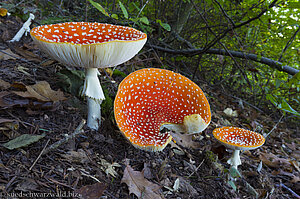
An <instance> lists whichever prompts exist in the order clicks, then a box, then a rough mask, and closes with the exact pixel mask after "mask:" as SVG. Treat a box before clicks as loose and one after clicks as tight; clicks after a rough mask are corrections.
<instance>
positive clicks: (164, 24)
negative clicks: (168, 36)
mask: <svg viewBox="0 0 300 199" xmlns="http://www.w3.org/2000/svg"><path fill="white" fill-rule="evenodd" d="M156 22H157V23H159V25H160V26H161V27H163V28H164V29H165V30H167V31H171V26H170V25H169V24H167V23H163V22H161V20H160V19H157V20H156Z"/></svg>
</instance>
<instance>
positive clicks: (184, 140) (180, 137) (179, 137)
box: [171, 132, 200, 149]
mask: <svg viewBox="0 0 300 199" xmlns="http://www.w3.org/2000/svg"><path fill="white" fill-rule="evenodd" d="M171 136H172V137H173V139H174V140H175V141H176V143H177V144H179V145H181V146H183V147H187V148H193V149H196V148H199V147H200V143H198V142H195V141H193V135H189V134H182V133H173V132H171Z"/></svg>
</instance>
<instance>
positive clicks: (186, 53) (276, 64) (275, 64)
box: [146, 43, 299, 75]
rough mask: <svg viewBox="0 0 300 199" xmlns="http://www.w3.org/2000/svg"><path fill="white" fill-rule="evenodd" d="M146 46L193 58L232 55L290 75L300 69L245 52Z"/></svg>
mask: <svg viewBox="0 0 300 199" xmlns="http://www.w3.org/2000/svg"><path fill="white" fill-rule="evenodd" d="M146 45H147V46H150V47H151V48H153V49H156V50H159V51H163V52H167V53H171V54H177V55H184V56H187V57H191V56H195V55H199V54H215V55H225V56H230V54H231V55H232V56H233V57H238V58H242V59H249V60H252V61H255V62H259V63H262V64H266V65H268V66H270V67H272V68H276V69H277V70H279V71H283V72H286V73H288V74H290V75H295V74H296V73H298V72H299V70H298V69H295V68H293V67H290V66H287V65H285V66H284V65H283V64H282V63H281V62H278V61H274V60H272V59H269V58H266V57H261V58H259V57H258V56H257V55H255V54H251V53H244V52H238V51H232V50H229V53H230V54H229V53H228V52H226V51H225V50H223V49H208V50H206V51H205V53H204V52H203V48H197V49H188V50H173V49H169V48H162V47H160V46H156V45H150V44H149V43H148V44H146Z"/></svg>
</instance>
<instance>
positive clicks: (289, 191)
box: [0, 17, 300, 199]
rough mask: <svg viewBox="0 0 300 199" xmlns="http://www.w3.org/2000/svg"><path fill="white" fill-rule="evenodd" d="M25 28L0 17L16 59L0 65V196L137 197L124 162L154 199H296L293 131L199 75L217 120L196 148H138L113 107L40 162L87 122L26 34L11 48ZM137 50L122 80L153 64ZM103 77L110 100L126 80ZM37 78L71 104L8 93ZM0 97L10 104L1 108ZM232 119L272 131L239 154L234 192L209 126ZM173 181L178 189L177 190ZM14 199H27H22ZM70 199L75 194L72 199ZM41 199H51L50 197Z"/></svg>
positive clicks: (81, 106) (224, 154)
mask: <svg viewBox="0 0 300 199" xmlns="http://www.w3.org/2000/svg"><path fill="white" fill-rule="evenodd" d="M21 25H22V24H21V23H19V21H18V20H16V19H15V18H14V17H5V18H3V17H2V18H1V24H0V26H1V28H0V40H2V41H1V42H0V43H1V44H0V45H1V46H0V47H1V51H2V52H3V51H5V50H7V49H11V51H12V52H13V53H14V55H18V58H16V57H11V58H7V59H5V60H4V59H2V60H1V63H0V77H1V80H3V81H5V82H7V83H9V84H10V85H11V86H9V87H7V88H3V87H1V89H2V91H1V93H2V92H4V91H8V92H10V95H8V96H5V97H3V98H0V104H1V107H0V108H1V109H0V118H1V119H10V120H13V121H14V122H12V123H10V124H14V125H13V126H10V127H9V128H8V127H7V126H5V124H6V123H0V127H1V132H0V144H1V146H0V193H1V194H2V195H1V196H0V197H2V198H14V197H13V196H14V195H13V194H25V193H52V194H59V193H61V194H70V193H72V194H75V193H78V192H80V191H78V190H80V188H82V187H85V186H87V185H93V184H95V183H97V182H101V183H103V184H104V185H105V188H103V190H104V192H103V194H102V196H100V195H101V194H100V193H98V195H97V194H96V193H95V194H96V195H97V196H95V197H94V198H100V197H102V198H137V197H136V196H135V195H134V194H133V193H131V194H130V190H129V188H128V186H127V184H126V183H122V177H123V174H124V170H125V168H126V166H127V164H129V165H130V166H131V167H132V168H133V169H134V170H135V171H142V170H143V174H144V176H145V178H146V179H147V180H148V181H150V182H152V183H155V184H157V185H159V186H160V189H159V190H157V192H159V194H160V195H161V196H162V197H164V198H182V199H185V198H197V199H198V198H256V197H258V198H279V199H280V198H296V197H297V196H296V194H297V193H298V194H299V192H300V184H299V150H297V149H299V141H300V139H299V132H297V130H299V127H297V126H296V125H295V124H291V125H289V124H288V123H287V122H279V123H278V116H277V117H276V115H272V117H271V116H269V115H268V114H265V113H263V112H259V111H258V110H256V109H255V108H253V107H250V106H247V105H245V107H244V109H241V108H240V107H239V106H238V103H237V102H235V101H234V98H232V97H230V96H229V95H227V94H226V93H224V92H221V91H220V90H219V89H218V88H217V87H216V88H214V87H210V86H207V84H205V83H203V81H202V80H201V77H196V78H195V79H194V81H195V82H196V83H197V84H198V85H200V87H201V88H202V89H203V90H204V91H205V93H206V95H207V97H208V100H209V102H210V105H211V110H212V114H213V116H212V122H211V124H210V126H209V127H208V128H207V129H206V130H205V131H204V132H203V133H202V134H201V135H196V136H195V137H194V141H195V142H198V143H199V147H197V148H186V147H183V146H177V147H176V145H174V144H172V145H168V146H167V147H166V148H165V149H164V150H163V151H162V152H146V151H142V150H139V149H136V148H134V147H133V146H132V145H131V144H130V143H129V142H128V141H127V140H126V138H124V136H123V135H122V134H121V132H120V131H119V129H118V127H117V125H116V123H115V120H114V117H113V112H112V111H113V107H112V106H111V107H108V106H106V107H104V109H105V110H104V113H103V115H102V124H101V127H100V129H99V130H98V131H93V130H90V129H88V128H87V127H86V126H84V127H83V132H82V133H79V134H78V135H77V136H75V138H73V139H69V140H68V142H67V143H64V144H61V145H60V146H59V147H58V148H56V149H54V150H51V151H50V152H48V153H46V154H42V155H40V154H41V153H42V152H43V149H44V148H47V147H49V146H50V145H51V144H53V143H55V142H57V141H60V140H63V139H64V138H65V135H66V134H69V135H70V134H72V133H74V131H75V129H76V128H77V127H78V125H79V124H80V122H81V121H82V120H83V119H85V118H86V109H85V107H86V101H85V99H83V98H81V97H80V96H79V95H74V94H72V93H68V92H67V91H66V90H64V86H63V85H62V84H61V83H60V82H61V79H59V77H58V75H57V73H58V72H60V71H61V70H64V69H65V66H63V65H61V64H60V63H58V62H55V61H51V60H50V59H49V58H48V57H47V55H45V54H43V52H41V51H40V50H39V49H38V48H37V46H35V45H34V44H33V43H32V40H31V38H30V36H24V37H23V38H22V39H21V41H19V42H15V43H9V42H7V41H8V40H9V39H11V38H12V37H13V36H14V34H15V33H16V32H17V31H18V29H19V28H20V27H21ZM147 50H148V51H147ZM29 52H30V53H32V54H30V53H29ZM143 52H144V53H141V54H139V55H137V56H136V58H134V59H133V60H131V61H129V62H127V63H125V64H123V65H121V66H118V67H117V69H118V70H120V71H122V72H124V73H125V74H126V75H128V74H129V73H130V72H132V71H135V70H137V69H140V68H143V67H145V66H151V67H159V61H157V58H156V57H157V56H156V54H157V53H154V52H151V50H149V49H145V50H144V51H143ZM169 69H171V68H169ZM172 70H174V69H172ZM177 72H182V73H183V74H184V75H186V76H189V77H191V76H192V74H190V73H189V72H186V70H185V69H181V68H178V69H177ZM101 74H102V75H101V77H100V79H101V83H102V84H103V85H104V87H105V88H106V90H107V91H108V95H109V96H110V97H111V98H112V100H113V98H114V96H115V94H116V91H117V86H118V84H119V83H120V81H121V80H122V79H123V77H122V76H120V75H112V76H110V74H109V71H104V70H103V71H102V72H101ZM199 76H200V75H199ZM39 81H47V82H48V83H49V84H50V86H51V89H53V90H54V91H57V90H62V91H63V92H64V96H65V97H66V98H67V99H66V100H61V101H58V102H55V103H54V102H51V101H50V102H47V103H44V102H43V103H42V102H39V104H38V101H37V100H36V99H27V98H22V97H20V96H17V95H14V94H12V93H11V92H12V91H16V90H20V89H22V88H24V87H22V86H19V87H18V86H17V85H18V84H13V83H15V82H19V83H22V84H23V85H33V84H35V83H36V82H39ZM111 81H114V82H113V83H112V82H111ZM12 85H13V86H12ZM1 97H2V96H1ZM3 99H5V100H10V102H11V103H14V104H15V105H13V106H4V105H3ZM25 99H26V100H29V101H27V102H24V103H23V104H22V103H21V101H22V100H23V101H24V100H25ZM6 102H7V101H6ZM228 107H230V108H232V109H233V110H238V113H239V117H230V116H228V115H226V114H224V113H223V110H224V109H225V108H228ZM255 121H256V122H255ZM228 122H229V123H230V124H232V125H235V126H240V127H245V128H250V129H254V128H255V127H257V126H261V127H262V128H263V129H264V132H269V131H271V130H272V129H273V127H274V126H275V125H277V128H275V129H273V132H272V134H271V135H270V136H269V137H268V138H267V140H266V143H265V144H264V145H263V146H262V147H261V148H259V149H256V150H252V151H247V152H244V153H242V154H241V159H242V165H241V166H239V167H238V169H239V171H240V173H241V175H242V177H238V178H235V179H234V180H233V181H232V182H233V183H234V184H235V188H236V190H234V188H233V186H231V185H230V184H229V183H228V181H230V178H229V170H228V169H229V165H228V164H227V163H226V161H227V160H228V159H229V158H230V155H231V153H232V151H227V150H226V149H225V148H224V147H222V146H221V145H219V144H218V143H217V142H216V140H215V139H214V138H213V137H212V130H213V129H214V128H216V127H220V126H222V125H226V124H227V123H228ZM297 128H298V129H297ZM43 133H44V134H45V137H43V138H42V139H40V140H38V141H37V142H34V143H32V144H30V145H28V146H25V147H21V148H17V149H13V150H9V149H7V148H5V147H4V146H2V144H4V143H6V142H8V141H10V140H12V139H14V138H16V137H18V136H20V135H22V134H30V135H41V134H43ZM270 154H272V155H274V156H272V157H271V155H270ZM39 155H40V156H39ZM267 155H269V156H267ZM104 160H105V161H107V162H108V163H109V164H108V165H112V164H113V163H118V164H115V165H117V166H114V167H112V168H113V170H114V171H115V172H116V173H115V174H114V175H115V176H113V175H112V174H111V173H110V172H112V171H111V170H107V168H108V167H106V166H105V165H106V164H105V161H104ZM35 161H36V162H35ZM107 162H106V163H107ZM105 171H107V172H105ZM177 179H179V182H180V183H179V184H180V185H179V188H176V186H175V188H174V183H175V181H176V180H177ZM167 187H168V188H167ZM98 191H99V190H98ZM94 192H97V191H95V190H94ZM99 192H100V191H99ZM293 192H294V193H293ZM255 194H256V195H255ZM15 196H17V198H27V197H26V196H25V195H15ZM56 196H57V198H63V197H64V196H63V195H56ZM68 196H70V195H68ZM76 196H77V195H71V196H70V198H72V197H73V198H76ZM32 198H34V196H32ZM35 198H39V197H35ZM45 198H53V196H49V195H47V196H45ZM89 198H93V197H92V196H89Z"/></svg>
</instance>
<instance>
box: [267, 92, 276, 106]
mask: <svg viewBox="0 0 300 199" xmlns="http://www.w3.org/2000/svg"><path fill="white" fill-rule="evenodd" d="M266 98H267V100H270V101H271V103H272V104H274V105H275V106H276V107H278V102H277V100H276V98H275V97H274V96H273V95H271V94H267V95H266Z"/></svg>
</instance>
